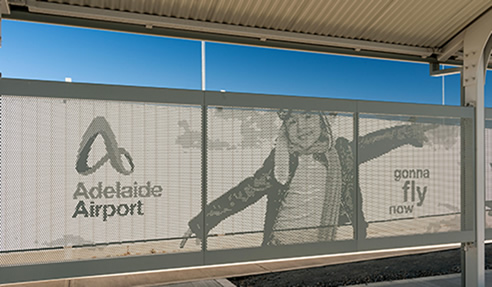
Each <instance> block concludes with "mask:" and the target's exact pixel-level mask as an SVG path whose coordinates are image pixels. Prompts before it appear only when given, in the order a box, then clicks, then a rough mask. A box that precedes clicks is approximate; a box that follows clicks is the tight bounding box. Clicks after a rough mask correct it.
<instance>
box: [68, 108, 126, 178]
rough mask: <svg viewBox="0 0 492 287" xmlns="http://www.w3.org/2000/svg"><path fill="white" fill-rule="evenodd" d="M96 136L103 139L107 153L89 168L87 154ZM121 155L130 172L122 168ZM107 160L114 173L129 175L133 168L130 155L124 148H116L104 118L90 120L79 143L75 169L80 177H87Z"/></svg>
mask: <svg viewBox="0 0 492 287" xmlns="http://www.w3.org/2000/svg"><path fill="white" fill-rule="evenodd" d="M98 135H101V136H102V137H103V139H104V144H105V145H106V152H107V153H106V155H105V156H103V157H102V158H101V159H100V160H99V161H97V162H96V164H94V165H93V166H89V165H88V164H87V160H88V158H89V152H90V151H91V147H92V144H93V143H94V141H95V140H96V138H97V136H98ZM121 155H123V156H125V158H126V160H127V161H128V164H130V170H127V169H125V167H124V166H123V161H122V160H121ZM108 160H109V162H110V163H111V166H112V167H113V168H114V169H115V170H116V171H118V172H119V173H121V174H124V175H129V174H131V173H132V172H133V169H134V168H135V165H134V164H133V159H132V157H131V156H130V153H129V152H127V151H126V150H125V149H124V148H120V147H118V143H117V142H116V136H115V135H114V133H113V131H112V130H111V127H110V126H109V123H108V121H106V119H105V118H104V117H97V118H95V119H94V120H92V122H91V124H90V125H89V127H88V128H87V131H86V132H85V133H84V135H83V136H82V142H81V143H80V148H79V153H78V156H77V165H76V167H75V169H76V170H77V172H78V173H80V174H82V175H89V174H92V173H94V172H96V170H98V169H99V168H100V167H101V166H102V165H104V164H105V163H106V162H107V161H108Z"/></svg>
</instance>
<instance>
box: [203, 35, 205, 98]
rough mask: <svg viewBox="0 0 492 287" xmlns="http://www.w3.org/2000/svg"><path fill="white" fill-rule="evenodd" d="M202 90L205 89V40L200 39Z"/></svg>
mask: <svg viewBox="0 0 492 287" xmlns="http://www.w3.org/2000/svg"><path fill="white" fill-rule="evenodd" d="M202 91H205V41H202Z"/></svg>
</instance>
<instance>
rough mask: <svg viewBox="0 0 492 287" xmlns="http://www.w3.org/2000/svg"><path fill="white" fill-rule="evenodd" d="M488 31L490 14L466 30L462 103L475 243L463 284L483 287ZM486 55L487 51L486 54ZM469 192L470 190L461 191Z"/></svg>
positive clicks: (467, 248)
mask: <svg viewBox="0 0 492 287" xmlns="http://www.w3.org/2000/svg"><path fill="white" fill-rule="evenodd" d="M491 32H492V11H489V12H488V13H486V14H484V15H483V16H482V17H481V18H480V19H478V20H477V21H476V22H475V23H473V24H472V25H471V26H470V27H469V28H468V29H467V30H466V31H465V38H464V43H463V46H464V63H463V75H462V76H463V81H462V85H463V89H462V90H463V93H464V94H463V95H462V97H463V98H462V99H463V101H462V102H463V104H464V105H467V106H473V107H475V141H474V142H475V196H474V204H473V206H474V208H475V210H474V211H475V212H474V225H473V229H474V231H475V241H474V242H470V243H468V244H465V245H464V246H463V249H464V260H463V261H462V262H463V263H464V266H463V268H462V269H463V274H462V276H463V281H462V282H463V284H464V285H465V286H480V287H482V286H485V245H484V241H485V101H484V85H485V63H486V61H487V60H488V58H489V57H488V56H489V55H490V54H489V55H485V47H486V46H487V45H486V44H487V42H488V41H489V38H490V35H491ZM488 53H490V51H489V52H488ZM465 192H467V193H468V192H473V190H465Z"/></svg>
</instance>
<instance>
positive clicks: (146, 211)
mask: <svg viewBox="0 0 492 287" xmlns="http://www.w3.org/2000/svg"><path fill="white" fill-rule="evenodd" d="M1 107H2V110H1V129H2V141H1V222H0V225H1V230H2V232H1V237H0V252H1V253H0V265H15V264H31V263H40V262H56V261H65V260H77V259H94V258H108V257H116V256H129V255H144V254H149V255H151V254H162V253H175V252H189V251H200V250H201V246H196V245H194V244H188V245H187V246H186V247H185V248H184V249H180V248H179V242H180V239H181V237H182V236H183V234H184V233H185V231H186V230H187V222H188V220H189V218H190V217H191V216H192V215H193V213H194V212H195V211H196V210H199V209H200V208H201V151H200V147H201V139H200V137H201V131H200V129H201V108H200V106H179V105H162V104H148V103H147V104H143V103H130V102H115V101H112V102H110V101H91V100H75V99H54V98H35V97H11V96H2V98H1Z"/></svg>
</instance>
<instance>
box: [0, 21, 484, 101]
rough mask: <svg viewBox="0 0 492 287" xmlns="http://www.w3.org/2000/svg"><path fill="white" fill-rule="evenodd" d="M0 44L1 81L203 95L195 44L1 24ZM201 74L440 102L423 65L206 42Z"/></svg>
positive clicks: (256, 84)
mask: <svg viewBox="0 0 492 287" xmlns="http://www.w3.org/2000/svg"><path fill="white" fill-rule="evenodd" d="M2 38H3V43H2V48H0V71H1V72H2V75H3V77H6V78H28V79H42V80H54V81H64V79H65V77H71V78H72V79H73V81H74V82H88V83H105V84H122V85H136V86H152V87H166V88H183V89H200V88H201V74H200V73H201V68H200V65H201V60H200V57H201V52H200V47H201V45H200V42H198V41H191V40H182V39H172V38H164V37H154V36H147V35H136V34H125V33H117V32H108V31H99V30H89V29H81V28H73V27H63V26H54V25H46V24H36V23H28V22H18V21H8V20H3V21H2ZM206 67H207V71H206V76H207V81H206V86H207V90H226V91H231V92H247V93H265V94H281V95H296V96H313V97H329V98H344V99H362V100H378V101H395V102H414V103H427V104H441V101H442V80H441V78H440V77H430V76H429V66H428V65H427V64H420V63H405V62H396V61H387V60H377V59H364V58H356V57H347V56H337V55H326V54H315V53H307V52H297V51H286V50H276V49H266V48H258V47H248V46H237V45H229V44H220V43H207V44H206ZM489 74H490V72H489ZM489 78H490V75H489ZM489 81H492V80H490V79H489ZM459 85H460V83H459V76H458V75H454V76H447V77H446V78H445V95H446V104H448V105H459V97H460V96H459V92H460V88H459ZM491 86H492V84H490V83H489V85H487V86H486V106H488V107H491V106H492V99H489V98H490V97H487V95H490V94H491V93H492V88H491Z"/></svg>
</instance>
